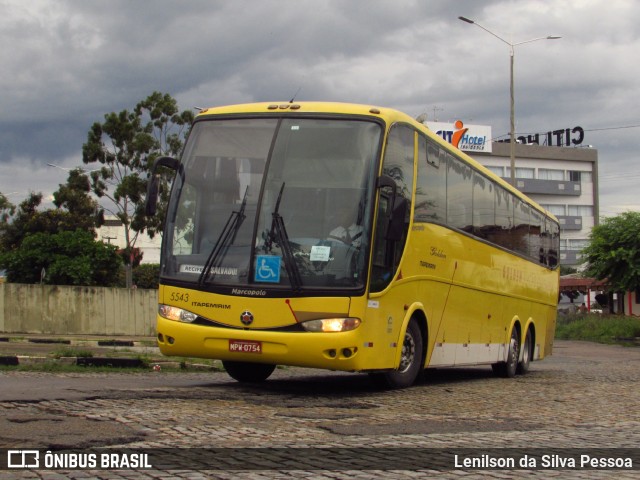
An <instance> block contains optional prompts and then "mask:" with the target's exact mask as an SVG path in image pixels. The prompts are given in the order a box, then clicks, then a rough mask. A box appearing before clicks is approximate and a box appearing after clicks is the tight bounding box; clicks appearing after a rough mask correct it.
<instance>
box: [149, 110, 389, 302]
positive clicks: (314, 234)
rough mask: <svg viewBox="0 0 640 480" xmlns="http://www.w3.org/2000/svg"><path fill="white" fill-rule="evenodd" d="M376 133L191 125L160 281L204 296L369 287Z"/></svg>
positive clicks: (304, 121)
mask: <svg viewBox="0 0 640 480" xmlns="http://www.w3.org/2000/svg"><path fill="white" fill-rule="evenodd" d="M381 131H382V128H381V126H380V125H379V124H377V123H374V122H370V121H363V120H359V119H346V118H344V117H340V118H287V117H284V118H275V117H272V118H246V119H245V118H242V119H239V118H235V117H234V118H227V119H213V120H202V121H199V122H196V123H195V124H194V126H193V129H192V132H191V134H190V136H189V140H188V142H187V145H186V147H185V151H184V154H183V158H182V164H181V167H180V170H179V173H178V175H177V176H176V179H175V184H174V186H173V189H174V190H173V194H172V196H171V203H170V205H169V210H168V213H167V228H166V230H165V232H166V233H165V235H166V238H165V239H164V243H163V252H162V255H163V261H162V265H163V267H162V272H161V275H162V277H163V279H164V280H169V281H174V282H177V283H190V284H194V285H198V286H199V287H200V288H202V289H205V290H207V289H212V290H213V289H215V288H216V287H219V286H230V287H236V288H237V287H259V288H260V289H263V290H264V289H269V288H272V289H284V290H286V291H291V290H294V291H296V290H298V291H299V290H303V289H336V288H358V289H362V288H364V285H365V280H366V268H367V261H366V258H367V254H368V250H369V240H370V238H371V218H372V208H373V197H374V195H373V194H374V179H375V171H376V165H377V164H376V159H377V158H378V157H379V148H380V136H381Z"/></svg>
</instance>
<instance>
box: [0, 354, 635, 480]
mask: <svg viewBox="0 0 640 480" xmlns="http://www.w3.org/2000/svg"><path fill="white" fill-rule="evenodd" d="M52 375H58V376H60V377H71V378H67V379H69V380H73V379H77V378H80V380H82V381H86V382H96V383H98V384H101V385H102V386H101V387H100V388H96V389H92V388H89V387H87V391H86V392H84V391H83V392H76V394H75V398H65V396H64V395H59V396H56V395H51V396H50V397H49V398H44V399H39V400H38V399H35V400H29V401H26V400H25V401H3V402H0V407H1V408H2V416H3V417H4V424H3V432H2V434H1V435H0V442H1V444H2V445H1V446H2V447H3V448H47V447H50V446H52V445H55V446H66V447H70V448H71V447H73V448H88V447H103V446H111V447H112V448H115V449H118V448H122V449H124V448H132V449H142V448H186V447H188V448H207V449H210V448H223V447H224V448H227V447H233V448H242V449H246V448H247V447H252V448H267V447H268V448H278V447H285V448H292V447H295V448H301V449H304V450H301V451H302V452H304V453H305V454H312V453H313V450H309V449H313V448H344V449H358V450H357V451H361V450H363V449H365V448H370V449H372V450H371V451H370V452H375V455H380V456H384V455H385V451H387V450H386V449H389V450H388V452H391V451H395V450H397V449H399V448H403V449H407V451H409V452H411V451H414V449H415V451H418V449H442V450H446V451H451V450H454V449H465V448H466V449H475V450H476V451H482V450H483V449H484V450H488V449H497V448H500V449H502V448H509V449H515V448H518V449H523V450H525V451H529V450H534V449H544V450H545V451H548V452H549V453H554V452H555V451H562V450H563V449H583V450H584V451H585V453H589V449H604V448H620V449H623V448H627V449H628V448H634V449H637V448H638V447H639V446H640V408H639V407H640V401H639V398H638V392H640V388H639V387H640V348H623V347H618V346H604V345H598V344H592V343H581V342H557V343H556V346H555V351H554V355H553V356H552V357H549V358H547V359H545V360H544V361H542V362H536V363H534V364H533V365H532V369H531V371H530V372H529V374H527V375H525V376H518V377H516V378H515V379H502V378H496V377H494V376H493V374H492V372H491V369H490V368H488V367H482V368H468V369H446V370H438V371H429V372H427V374H426V375H425V378H424V380H422V381H421V382H420V383H419V384H418V385H417V386H415V387H413V388H410V389H407V390H398V391H379V390H376V389H375V388H374V387H373V386H372V385H371V383H370V382H369V379H368V377H367V376H366V375H357V374H345V373H334V372H325V371H314V370H305V369H297V368H282V369H278V370H277V371H276V372H275V373H274V375H273V376H272V377H271V379H270V380H269V381H267V382H266V383H264V384H260V385H251V386H247V385H241V384H238V383H235V382H234V381H232V380H230V379H229V377H227V376H226V374H224V373H216V372H211V373H209V372H207V373H205V372H200V373H163V372H160V373H158V372H148V373H142V374H141V373H135V374H134V373H129V374H127V373H113V374H111V373H95V374H91V373H87V374H70V373H68V374H46V373H35V372H34V373H19V372H9V373H7V372H5V373H0V382H1V383H3V384H5V385H6V384H7V382H9V381H17V380H19V379H26V381H27V382H28V381H30V380H31V381H33V382H34V383H37V382H38V381H40V380H42V381H44V380H45V378H46V379H50V377H51V376H52ZM149 376H153V377H154V382H153V383H151V384H150V385H148V386H146V385H145V384H144V381H145V378H146V377H149ZM123 377H126V378H127V379H128V381H131V380H132V379H133V382H134V383H135V381H136V378H137V377H140V378H139V382H140V387H139V388H135V389H134V388H120V387H118V382H119V379H122V378H123ZM5 380H6V381H7V382H5ZM64 381H65V378H60V382H61V384H63V383H64ZM174 381H175V383H176V385H177V386H176V387H175V388H174V387H172V383H174ZM185 381H187V382H191V384H186V385H185V384H184V382H185ZM9 384H11V382H9ZM38 422H40V424H41V426H42V428H41V429H40V430H41V431H46V432H47V434H46V435H43V436H42V437H39V436H30V437H29V436H25V432H24V430H20V428H21V426H23V425H25V424H27V423H30V425H31V427H34V426H37V424H38ZM87 425H89V428H88V427H87ZM74 429H77V431H78V434H77V435H74ZM87 430H89V433H87ZM36 431H37V429H36ZM52 439H54V440H52ZM52 441H53V442H54V443H53V444H52V443H51V442H52ZM461 451H462V450H461ZM636 451H637V450H636ZM243 454H244V456H245V461H246V462H247V464H250V463H251V461H252V458H251V451H249V450H244V451H243ZM382 461H384V459H382ZM302 464H304V462H302ZM634 468H636V469H635V470H632V471H631V470H581V469H573V470H530V471H524V470H500V469H498V470H471V469H460V468H453V465H450V466H449V468H447V469H446V470H445V471H442V472H437V473H435V472H429V471H422V470H416V469H412V470H403V465H401V464H399V465H397V466H395V467H393V469H391V470H389V469H388V468H385V470H386V471H384V472H383V471H382V470H362V471H348V472H347V471H328V470H317V469H313V470H304V469H299V470H296V471H286V470H285V469H284V468H281V469H278V468H277V466H276V467H274V469H272V470H247V471H216V470H180V471H176V470H172V471H162V470H157V469H151V470H137V471H99V470H96V471H81V470H72V471H64V472H63V471H59V470H49V471H44V470H40V471H37V472H36V471H9V472H7V471H5V472H3V477H4V478H47V479H50V478H114V479H117V478H170V477H173V478H176V477H177V478H189V479H193V478H250V479H263V478H264V479H267V478H291V477H294V478H379V477H385V478H416V477H425V478H426V477H429V476H438V477H439V478H459V477H465V478H467V477H469V478H474V477H477V478H486V477H495V478H519V477H527V478H531V477H534V478H549V477H554V476H555V477H558V478H613V477H614V476H615V477H616V478H638V476H639V472H638V470H637V468H638V466H637V465H636V464H635V463H634Z"/></svg>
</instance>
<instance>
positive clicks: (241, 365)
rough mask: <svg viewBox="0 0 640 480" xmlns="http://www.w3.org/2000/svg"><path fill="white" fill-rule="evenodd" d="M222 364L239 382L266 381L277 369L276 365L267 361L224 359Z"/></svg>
mask: <svg viewBox="0 0 640 480" xmlns="http://www.w3.org/2000/svg"><path fill="white" fill-rule="evenodd" d="M222 366H223V367H224V369H225V370H226V371H227V373H228V374H229V376H230V377H231V378H233V379H234V380H237V381H238V382H243V383H257V382H264V381H265V380H266V379H267V378H269V376H270V375H271V374H272V373H273V371H274V370H275V369H276V366H275V365H269V364H265V363H249V362H232V361H228V360H223V361H222Z"/></svg>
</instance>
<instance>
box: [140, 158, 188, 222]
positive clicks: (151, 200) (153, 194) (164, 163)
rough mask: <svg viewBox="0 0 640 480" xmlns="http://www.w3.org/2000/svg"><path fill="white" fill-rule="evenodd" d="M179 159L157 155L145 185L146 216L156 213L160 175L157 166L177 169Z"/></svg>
mask: <svg viewBox="0 0 640 480" xmlns="http://www.w3.org/2000/svg"><path fill="white" fill-rule="evenodd" d="M179 165H180V161H179V160H177V159H175V158H173V157H159V158H157V159H156V161H155V162H153V168H152V169H151V175H150V178H149V184H148V185H147V203H146V204H145V207H144V213H145V215H146V216H148V217H152V216H153V215H155V214H156V210H157V209H158V192H159V190H160V177H159V176H158V174H157V171H158V168H159V167H167V168H170V169H171V170H175V171H177V170H178V166H179Z"/></svg>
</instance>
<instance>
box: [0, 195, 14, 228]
mask: <svg viewBox="0 0 640 480" xmlns="http://www.w3.org/2000/svg"><path fill="white" fill-rule="evenodd" d="M15 211H16V206H15V205H14V204H13V203H11V202H10V201H9V199H8V198H7V197H6V196H5V195H4V194H2V193H0V228H2V226H3V225H6V224H7V223H9V219H10V218H11V217H12V216H13V214H14V213H15Z"/></svg>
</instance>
